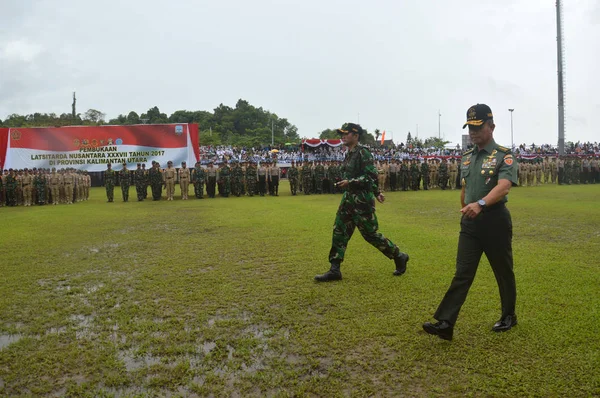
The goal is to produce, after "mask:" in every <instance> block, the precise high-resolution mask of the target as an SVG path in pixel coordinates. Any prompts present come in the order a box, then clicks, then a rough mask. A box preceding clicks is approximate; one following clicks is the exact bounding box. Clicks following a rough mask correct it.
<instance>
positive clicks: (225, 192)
mask: <svg viewBox="0 0 600 398" xmlns="http://www.w3.org/2000/svg"><path fill="white" fill-rule="evenodd" d="M230 193H231V169H230V168H229V165H227V161H224V163H223V167H221V168H220V169H219V194H220V195H221V196H222V197H224V198H228V197H229V194H230Z"/></svg>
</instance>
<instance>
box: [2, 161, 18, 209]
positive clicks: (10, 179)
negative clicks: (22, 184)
mask: <svg viewBox="0 0 600 398" xmlns="http://www.w3.org/2000/svg"><path fill="white" fill-rule="evenodd" d="M5 181H6V183H5V185H6V187H5V188H6V204H7V205H8V206H16V205H17V186H18V185H19V184H18V182H17V175H16V174H15V172H14V170H13V169H10V170H9V174H8V175H7V176H6V180H5Z"/></svg>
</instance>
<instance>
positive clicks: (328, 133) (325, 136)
mask: <svg viewBox="0 0 600 398" xmlns="http://www.w3.org/2000/svg"><path fill="white" fill-rule="evenodd" d="M319 138H320V139H322V140H333V139H336V138H337V139H339V138H340V135H339V134H338V132H337V129H326V130H323V131H321V134H319Z"/></svg>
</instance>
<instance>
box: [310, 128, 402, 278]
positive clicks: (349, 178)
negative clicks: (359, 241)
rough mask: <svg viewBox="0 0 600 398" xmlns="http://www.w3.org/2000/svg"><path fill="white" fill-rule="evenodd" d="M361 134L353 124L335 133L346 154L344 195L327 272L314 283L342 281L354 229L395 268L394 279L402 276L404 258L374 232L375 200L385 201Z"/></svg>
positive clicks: (343, 169)
mask: <svg viewBox="0 0 600 398" xmlns="http://www.w3.org/2000/svg"><path fill="white" fill-rule="evenodd" d="M364 132H365V131H364V130H363V129H362V128H361V127H360V126H359V125H358V124H354V123H346V124H345V125H344V127H342V129H338V133H340V134H341V135H342V142H343V144H344V145H345V146H347V147H348V152H347V153H346V157H345V159H344V163H343V165H342V178H343V179H342V180H341V181H340V182H339V183H338V184H337V185H338V188H342V189H345V192H344V195H343V196H342V200H341V203H340V206H339V208H338V211H337V214H336V216H335V222H334V224H333V237H332V240H331V250H330V251H329V262H330V264H331V268H330V269H329V271H327V272H326V273H324V274H322V275H317V276H315V280H316V281H317V282H329V281H337V280H341V279H342V273H341V272H340V265H341V263H342V261H344V255H345V253H346V247H347V245H348V241H349V240H350V238H351V237H352V234H353V233H354V229H355V228H358V230H359V231H360V233H361V235H362V236H363V238H364V239H365V240H366V241H367V242H369V243H370V244H371V245H373V246H375V247H376V248H377V249H378V250H379V251H380V252H382V253H383V254H384V255H385V256H386V257H388V258H389V259H393V260H394V263H395V265H396V271H394V275H397V276H399V275H402V274H404V272H406V263H407V262H408V260H409V257H408V254H406V253H402V252H401V251H400V249H399V248H398V246H396V245H395V244H394V243H392V241H390V240H389V239H387V238H386V237H385V236H383V235H382V234H381V233H379V232H377V230H378V229H379V224H378V222H377V216H376V215H375V198H377V200H378V201H379V202H380V203H383V201H384V200H385V197H384V196H383V194H382V193H381V191H380V187H379V186H378V183H377V169H376V168H375V165H374V163H373V155H372V154H371V152H370V151H369V150H368V149H367V148H366V147H365V146H362V145H359V143H358V140H359V137H360V135H361V134H363V133H364Z"/></svg>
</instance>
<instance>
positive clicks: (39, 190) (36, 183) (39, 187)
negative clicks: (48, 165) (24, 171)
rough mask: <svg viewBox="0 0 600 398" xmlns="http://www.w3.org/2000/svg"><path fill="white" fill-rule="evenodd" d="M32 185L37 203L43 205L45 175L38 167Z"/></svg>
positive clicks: (44, 198)
mask: <svg viewBox="0 0 600 398" xmlns="http://www.w3.org/2000/svg"><path fill="white" fill-rule="evenodd" d="M33 187H34V189H35V192H36V200H37V204H39V205H45V204H46V176H44V173H43V171H42V169H39V170H38V172H37V174H36V175H35V177H34V179H33Z"/></svg>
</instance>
